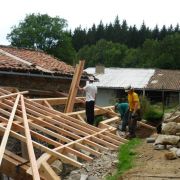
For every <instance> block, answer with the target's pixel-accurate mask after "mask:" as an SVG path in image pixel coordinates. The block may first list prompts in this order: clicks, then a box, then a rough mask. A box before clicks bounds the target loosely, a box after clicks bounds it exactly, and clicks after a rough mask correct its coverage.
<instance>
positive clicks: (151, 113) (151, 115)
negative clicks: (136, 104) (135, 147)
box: [143, 105, 163, 123]
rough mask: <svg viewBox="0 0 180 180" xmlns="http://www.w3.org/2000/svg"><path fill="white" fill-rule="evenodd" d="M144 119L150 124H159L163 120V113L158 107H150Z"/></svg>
mask: <svg viewBox="0 0 180 180" xmlns="http://www.w3.org/2000/svg"><path fill="white" fill-rule="evenodd" d="M143 117H144V119H146V120H147V121H149V122H154V123H156V122H159V121H161V120H162V118H163V111H162V110H160V109H159V108H157V107H156V106H152V105H151V106H150V107H149V109H148V110H147V111H146V112H145V113H144V116H143Z"/></svg>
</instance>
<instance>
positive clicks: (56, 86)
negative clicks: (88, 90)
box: [0, 74, 84, 93]
mask: <svg viewBox="0 0 180 180" xmlns="http://www.w3.org/2000/svg"><path fill="white" fill-rule="evenodd" d="M71 81H72V79H65V78H64V79H63V78H62V79H57V78H44V77H32V76H19V75H7V74H5V75H2V74H1V75H0V86H8V87H16V88H18V89H35V90H46V91H63V92H66V93H68V92H69V88H70V85H71ZM81 83H82V84H84V83H83V82H81Z"/></svg>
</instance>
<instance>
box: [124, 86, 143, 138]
mask: <svg viewBox="0 0 180 180" xmlns="http://www.w3.org/2000/svg"><path fill="white" fill-rule="evenodd" d="M125 92H127V93H128V103H129V111H130V113H129V120H128V126H129V134H128V137H129V138H135V137H136V126H137V121H138V120H140V118H141V115H140V101H139V96H138V94H137V93H135V92H134V89H133V88H132V87H131V86H130V85H129V86H127V87H126V88H125Z"/></svg>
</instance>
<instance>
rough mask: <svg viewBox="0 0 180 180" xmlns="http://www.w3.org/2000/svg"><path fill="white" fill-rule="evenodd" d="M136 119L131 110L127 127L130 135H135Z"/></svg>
mask: <svg viewBox="0 0 180 180" xmlns="http://www.w3.org/2000/svg"><path fill="white" fill-rule="evenodd" d="M136 126H137V119H136V118H134V117H132V112H130V113H129V120H128V128H129V134H130V136H131V137H136Z"/></svg>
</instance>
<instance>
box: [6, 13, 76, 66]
mask: <svg viewBox="0 0 180 180" xmlns="http://www.w3.org/2000/svg"><path fill="white" fill-rule="evenodd" d="M66 27H67V22H66V20H65V19H61V18H59V17H58V16H56V17H54V18H52V17H50V16H48V15H47V14H42V15H41V14H37V15H35V14H30V15H27V16H26V17H25V19H24V21H22V22H20V23H19V25H18V26H14V27H12V31H11V33H10V34H8V35H7V39H8V40H9V41H10V42H11V45H13V46H17V47H26V48H32V49H41V50H43V51H45V52H47V53H52V54H53V55H54V56H55V57H57V58H60V59H62V60H64V61H66V60H68V63H72V60H73V58H74V52H75V51H74V49H73V47H72V43H71V38H70V36H69V35H68V33H67V32H66V31H65V28H66ZM67 47H68V48H69V49H71V50H72V51H71V52H69V51H66V50H67V49H68V48H67ZM64 48H65V49H64ZM60 52H63V53H62V54H61V53H60Z"/></svg>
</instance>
